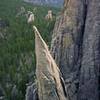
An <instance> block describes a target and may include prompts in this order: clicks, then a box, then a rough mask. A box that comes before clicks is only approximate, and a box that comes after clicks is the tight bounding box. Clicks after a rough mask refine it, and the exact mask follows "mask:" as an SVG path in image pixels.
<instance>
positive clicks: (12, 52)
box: [0, 0, 59, 100]
mask: <svg viewBox="0 0 100 100" xmlns="http://www.w3.org/2000/svg"><path fill="white" fill-rule="evenodd" d="M21 6H24V7H25V9H26V10H27V11H28V10H30V11H33V9H34V7H36V8H37V10H36V12H34V14H35V19H36V20H35V22H34V23H33V25H36V26H37V28H38V29H39V30H40V33H41V35H42V36H43V38H44V40H45V41H46V42H47V43H48V45H50V40H51V34H52V30H53V27H54V22H55V19H54V21H52V22H47V21H45V20H44V17H45V15H46V14H47V11H48V10H49V9H51V10H53V12H54V13H55V14H56V13H57V11H58V10H59V9H58V8H50V7H43V6H34V5H32V4H27V3H25V2H23V1H22V0H0V18H1V19H3V20H8V22H9V24H10V26H9V27H7V28H5V29H0V32H2V33H4V32H6V35H5V38H1V37H0V85H1V86H2V87H3V89H4V92H5V100H13V99H12V98H11V91H12V88H13V86H14V85H16V87H17V90H18V96H17V97H16V100H25V90H26V83H29V82H30V81H31V82H33V81H34V76H35V52H34V48H35V47H34V33H33V31H32V25H28V24H27V19H26V17H25V16H24V15H23V16H19V17H16V14H17V13H18V11H19V9H20V7H21Z"/></svg>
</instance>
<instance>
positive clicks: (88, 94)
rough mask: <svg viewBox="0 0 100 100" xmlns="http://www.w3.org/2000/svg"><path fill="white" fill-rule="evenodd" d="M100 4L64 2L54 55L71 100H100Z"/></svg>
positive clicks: (98, 0)
mask: <svg viewBox="0 0 100 100" xmlns="http://www.w3.org/2000/svg"><path fill="white" fill-rule="evenodd" d="M99 43H100V0H91V1H90V0H65V3H64V9H63V12H62V14H61V15H60V16H59V17H58V18H57V21H56V24H55V28H54V33H53V36H52V42H51V53H52V55H53V57H54V59H55V60H56V62H57V64H58V66H59V68H60V70H61V72H62V74H63V78H64V80H65V83H66V91H67V95H68V97H69V100H99V88H98V87H99V84H100V83H99V82H98V80H99V74H100V73H99V69H100V58H99V57H100V47H99Z"/></svg>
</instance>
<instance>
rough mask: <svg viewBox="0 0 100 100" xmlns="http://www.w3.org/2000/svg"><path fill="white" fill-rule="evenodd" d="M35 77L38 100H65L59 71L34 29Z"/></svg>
mask: <svg viewBox="0 0 100 100" xmlns="http://www.w3.org/2000/svg"><path fill="white" fill-rule="evenodd" d="M34 30H35V49H36V50H35V51H36V62H37V63H36V76H37V87H38V95H39V100H48V98H49V100H67V98H66V96H65V93H64V89H63V88H64V87H63V86H62V82H61V75H60V72H59V69H58V67H57V65H56V63H55V61H54V59H53V58H52V56H51V54H50V52H49V50H48V46H47V45H46V43H45V42H44V40H43V39H42V37H41V36H40V34H39V32H38V30H37V28H36V27H34Z"/></svg>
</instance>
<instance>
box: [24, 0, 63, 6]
mask: <svg viewBox="0 0 100 100" xmlns="http://www.w3.org/2000/svg"><path fill="white" fill-rule="evenodd" d="M24 1H25V2H30V3H33V4H40V5H51V6H62V5H63V0H24Z"/></svg>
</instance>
